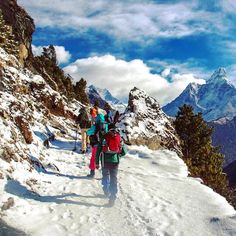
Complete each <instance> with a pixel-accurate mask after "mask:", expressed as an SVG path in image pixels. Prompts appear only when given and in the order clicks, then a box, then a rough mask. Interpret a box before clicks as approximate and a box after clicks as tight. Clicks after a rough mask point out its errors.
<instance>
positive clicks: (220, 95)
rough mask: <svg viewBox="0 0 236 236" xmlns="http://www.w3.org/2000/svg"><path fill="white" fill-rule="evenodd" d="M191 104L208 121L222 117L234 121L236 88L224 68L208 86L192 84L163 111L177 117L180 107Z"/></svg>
mask: <svg viewBox="0 0 236 236" xmlns="http://www.w3.org/2000/svg"><path fill="white" fill-rule="evenodd" d="M184 103H185V104H190V105H191V106H192V107H193V108H194V111H195V112H201V113H202V114H203V117H204V119H205V120H206V121H212V120H216V119H219V118H221V117H227V118H229V119H232V118H233V117H234V116H236V88H235V87H234V85H233V84H232V83H231V82H230V81H229V80H228V79H227V75H226V72H225V70H224V69H223V68H219V69H218V70H216V71H215V72H214V73H213V75H212V76H211V78H210V79H209V80H207V81H206V84H203V85H200V84H196V83H190V84H189V85H188V86H187V87H186V89H185V90H184V91H183V92H182V93H181V94H180V95H179V96H178V97H177V98H176V99H175V100H173V101H172V102H170V103H169V104H167V105H166V106H164V107H163V111H164V112H165V113H166V114H168V115H170V116H175V115H176V113H177V111H178V107H180V106H182V105H183V104H184Z"/></svg>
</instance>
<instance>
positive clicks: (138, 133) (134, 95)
mask: <svg viewBox="0 0 236 236" xmlns="http://www.w3.org/2000/svg"><path fill="white" fill-rule="evenodd" d="M120 120H121V130H122V132H123V134H124V138H125V139H126V140H127V141H128V142H129V143H131V144H138V145H146V146H148V147H149V148H151V149H159V148H167V149H169V150H174V151H175V152H177V153H179V154H180V155H181V151H180V147H179V146H178V142H179V141H178V138H177V135H176V132H175V129H174V128H173V126H172V124H171V122H170V120H169V119H168V117H167V116H166V114H165V113H164V112H163V111H162V110H161V108H160V105H159V103H158V102H157V101H156V100H155V99H154V98H152V97H150V96H148V95H147V94H146V93H145V92H144V91H143V90H140V89H138V88H136V87H135V88H133V89H132V90H131V91H130V94H129V103H128V107H127V108H126V110H125V112H124V114H123V115H122V116H121V119H120Z"/></svg>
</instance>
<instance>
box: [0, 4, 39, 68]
mask: <svg viewBox="0 0 236 236" xmlns="http://www.w3.org/2000/svg"><path fill="white" fill-rule="evenodd" d="M0 9H1V10H2V14H3V18H4V20H5V22H6V24H7V25H9V26H11V27H12V32H13V34H14V35H15V39H16V40H17V41H18V42H19V60H20V63H21V64H22V65H24V64H27V62H28V61H29V60H30V58H32V56H33V54H32V49H31V42H32V34H33V32H34V30H35V25H34V21H33V19H32V18H31V17H30V16H29V15H28V13H27V12H26V11H25V10H24V9H23V8H21V7H20V6H18V4H17V1H16V0H0Z"/></svg>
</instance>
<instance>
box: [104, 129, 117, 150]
mask: <svg viewBox="0 0 236 236" xmlns="http://www.w3.org/2000/svg"><path fill="white" fill-rule="evenodd" d="M105 140H106V144H105V145H104V146H103V150H102V151H103V152H104V153H114V154H117V153H120V151H121V137H120V133H119V132H118V131H117V130H116V129H110V130H109V131H108V133H107V134H106V135H105Z"/></svg>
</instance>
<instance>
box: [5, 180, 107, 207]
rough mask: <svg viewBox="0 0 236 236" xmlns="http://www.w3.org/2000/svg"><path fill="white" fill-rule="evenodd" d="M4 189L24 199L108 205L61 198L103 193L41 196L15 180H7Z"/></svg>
mask: <svg viewBox="0 0 236 236" xmlns="http://www.w3.org/2000/svg"><path fill="white" fill-rule="evenodd" d="M5 191H6V192H8V193H10V194H13V195H16V196H18V197H20V198H25V199H32V200H35V201H39V202H54V203H57V204H74V205H82V206H87V207H108V205H107V204H101V205H99V204H94V203H88V202H83V201H74V200H67V199H63V198H65V197H77V198H86V199H90V198H91V199H95V198H104V195H102V194H97V195H94V196H85V195H80V194H76V193H66V194H62V195H55V196H41V195H39V194H37V193H36V192H33V191H30V190H28V189H27V188H26V187H25V186H23V185H21V184H20V183H19V182H18V181H16V180H8V181H7V184H6V185H5Z"/></svg>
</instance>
